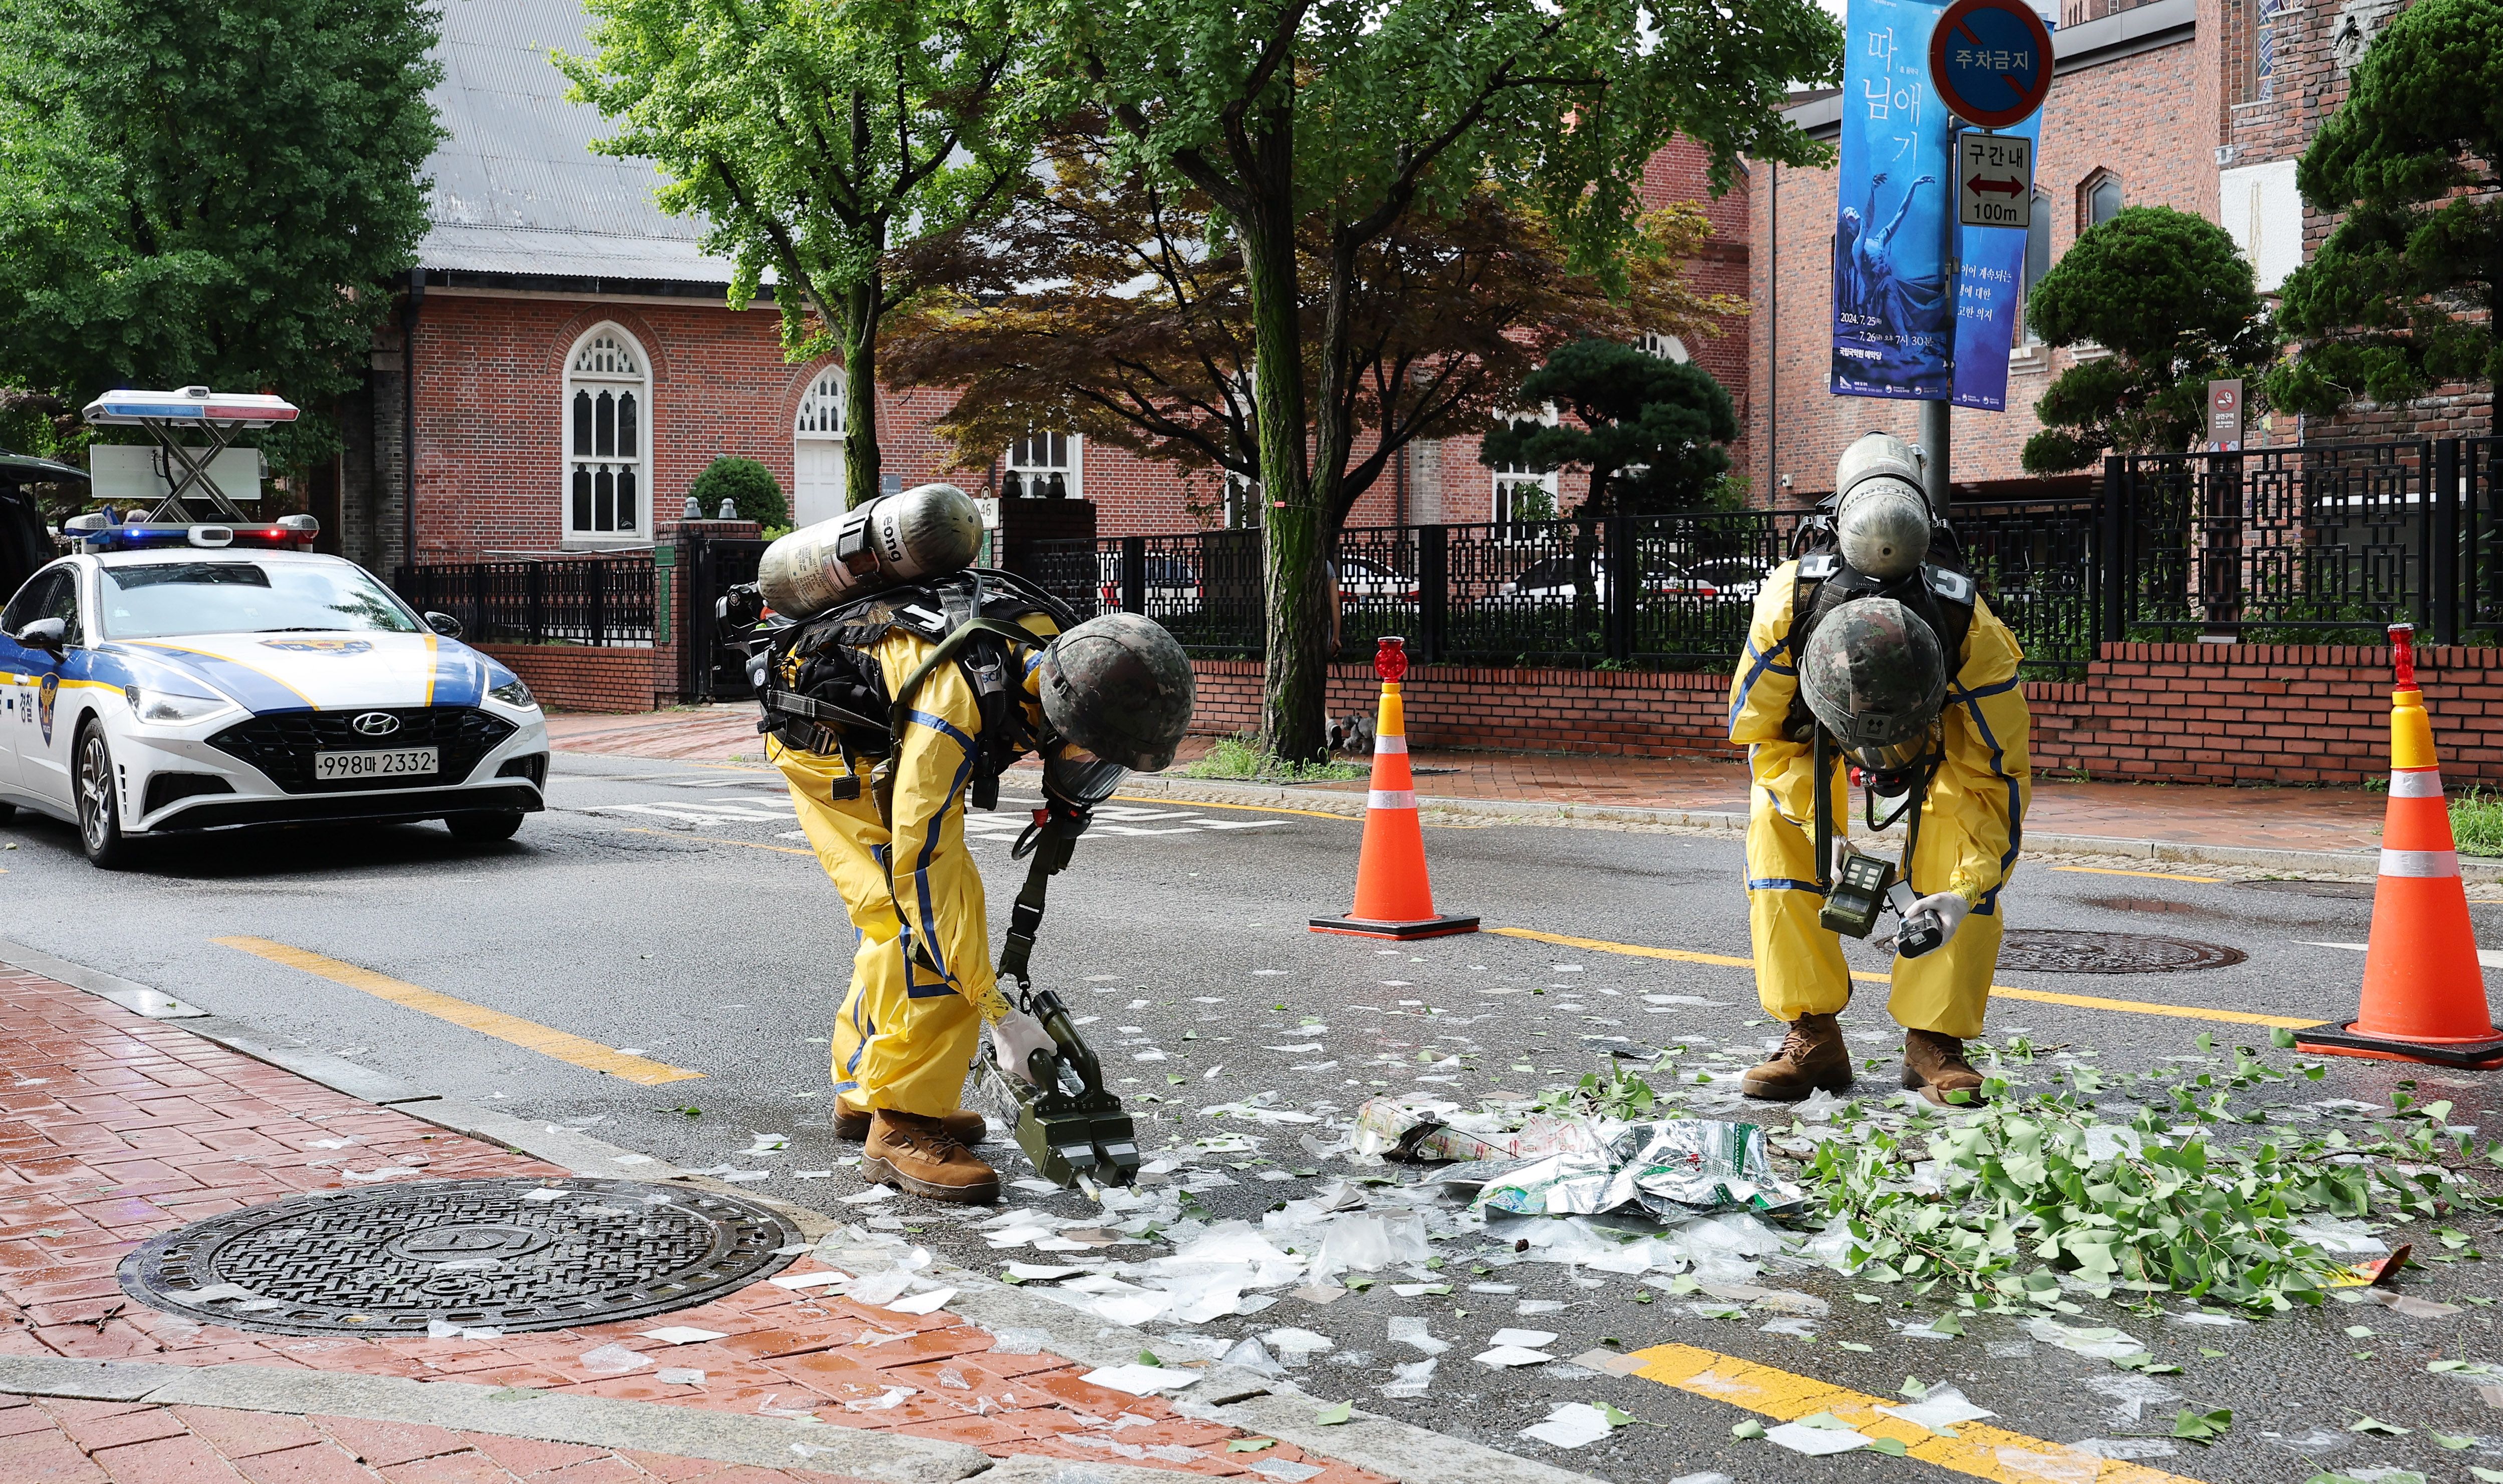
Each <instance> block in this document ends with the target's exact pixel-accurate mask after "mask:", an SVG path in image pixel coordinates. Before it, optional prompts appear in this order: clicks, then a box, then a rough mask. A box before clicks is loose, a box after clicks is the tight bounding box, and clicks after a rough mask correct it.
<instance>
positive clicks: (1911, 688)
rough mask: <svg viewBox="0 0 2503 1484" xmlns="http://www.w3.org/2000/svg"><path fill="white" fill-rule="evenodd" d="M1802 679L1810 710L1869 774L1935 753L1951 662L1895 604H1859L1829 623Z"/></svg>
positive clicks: (1816, 636) (1869, 600) (1816, 638)
mask: <svg viewBox="0 0 2503 1484" xmlns="http://www.w3.org/2000/svg"><path fill="white" fill-rule="evenodd" d="M1799 674H1800V694H1801V695H1802V696H1804V697H1805V698H1806V700H1807V709H1808V710H1809V711H1811V712H1813V713H1815V715H1816V719H1817V721H1818V723H1819V724H1820V725H1823V726H1824V727H1825V729H1826V730H1827V731H1829V732H1832V733H1833V734H1834V740H1836V741H1838V742H1840V743H1841V744H1842V747H1843V750H1844V751H1845V752H1847V753H1849V754H1850V755H1851V757H1852V758H1853V759H1854V760H1856V761H1857V762H1859V763H1860V765H1861V766H1863V767H1866V768H1873V769H1875V770H1877V771H1880V772H1885V771H1890V770H1892V769H1895V768H1900V767H1902V766H1903V765H1904V764H1905V763H1908V762H1911V761H1914V760H1915V759H1919V758H1920V757H1921V755H1922V754H1923V753H1925V752H1927V751H1928V749H1929V739H1930V726H1931V724H1932V723H1934V722H1936V721H1937V716H1938V707H1939V706H1940V705H1942V704H1943V703H1944V702H1945V700H1946V693H1947V667H1946V661H1945V659H1944V658H1943V656H1942V653H1941V651H1940V649H1939V646H1938V636H1937V634H1936V633H1934V632H1932V631H1931V629H1930V625H1929V624H1927V623H1925V622H1924V621H1923V620H1922V619H1921V618H1920V617H1919V616H1918V615H1916V614H1914V613H1913V612H1912V611H1911V610H1910V609H1908V608H1906V607H1904V606H1903V604H1901V603H1899V602H1896V601H1895V600H1894V599H1893V598H1890V597H1864V598H1859V599H1856V600H1854V601H1852V602H1848V603H1845V604H1843V605H1842V606H1841V607H1839V608H1837V609H1835V610H1834V612H1833V613H1831V614H1829V615H1827V616H1826V618H1825V619H1824V620H1823V621H1822V622H1820V623H1819V624H1817V625H1816V631H1815V632H1814V633H1812V634H1810V635H1809V636H1808V641H1807V652H1806V653H1805V654H1803V655H1801V656H1800V667H1799Z"/></svg>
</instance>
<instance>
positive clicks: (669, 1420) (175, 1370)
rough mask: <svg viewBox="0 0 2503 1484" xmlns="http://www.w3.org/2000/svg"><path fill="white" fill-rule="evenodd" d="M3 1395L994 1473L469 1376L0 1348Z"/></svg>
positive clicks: (849, 1433)
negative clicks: (5, 1352) (84, 1356)
mask: <svg viewBox="0 0 2503 1484" xmlns="http://www.w3.org/2000/svg"><path fill="white" fill-rule="evenodd" d="M0 1392H9V1393H14V1394H16V1395H18V1396H26V1397H75V1398H84V1399H87V1400H100V1401H131V1402H143V1403H146V1404H149V1405H153V1406H212V1407H224V1408H227V1409H230V1410H235V1411H246V1412H277V1413H283V1414H286V1415H289V1416H297V1417H301V1416H308V1415H309V1416H320V1417H353V1418H357V1419H359V1420H361V1421H365V1422H415V1423H428V1424H430V1425H432V1426H434V1427H438V1428H449V1429H451V1430H453V1431H455V1432H461V1433H489V1434H491V1435H494V1436H498V1437H531V1438H537V1439H540V1440H542V1441H545V1442H559V1443H578V1444H581V1445H583V1446H585V1447H593V1448H618V1449H631V1450H634V1451H637V1452H644V1453H661V1454H669V1455H673V1456H676V1457H680V1458H700V1459H709V1460H712V1461H715V1462H718V1463H724V1464H752V1465H756V1466H759V1467H768V1468H803V1469H810V1470H814V1471H818V1472H823V1473H832V1474H842V1475H848V1476H850V1477H854V1478H868V1479H877V1480H881V1481H890V1484H954V1481H955V1480H958V1479H967V1478H972V1477H973V1476H974V1475H976V1474H995V1470H994V1468H993V1461H992V1460H991V1459H990V1457H989V1456H988V1455H986V1454H984V1453H983V1452H982V1450H980V1449H979V1448H976V1447H972V1446H970V1445H968V1444H965V1443H950V1442H941V1441H938V1440H937V1439H935V1438H927V1437H913V1436H910V1435H909V1434H906V1433H878V1432H870V1431H868V1430H865V1429H860V1428H844V1427H838V1426H836V1425H835V1424H833V1423H826V1422H813V1421H812V1422H799V1421H794V1420H791V1419H787V1418H780V1417H746V1416H741V1415H739V1414H737V1413H735V1412H710V1411H705V1410H703V1409H702V1408H699V1407H689V1406H671V1405H669V1404H668V1403H666V1402H659V1401H619V1400H612V1399H610V1398H606V1397H563V1396H553V1395H550V1394H548V1393H545V1392H536V1391H531V1390H529V1389H528V1388H524V1387H501V1386H481V1385H477V1384H475V1383H473V1382H466V1381H416V1380H410V1379H408V1378H406V1377H401V1376H366V1375H355V1374H348V1373H342V1372H337V1371H318V1370H290V1369H284V1368H281V1367H279V1366H173V1365H165V1364H161V1363H155V1362H140V1361H78V1360H63V1359H57V1358H54V1357H50V1356H16V1355H13V1356H0ZM1007 1462H1009V1463H1011V1464H1026V1465H1038V1464H1046V1465H1058V1464H1061V1463H1063V1462H1064V1461H1063V1460H1058V1459H1044V1458H1038V1457H1035V1456H1033V1455H1026V1456H1025V1457H1024V1458H1021V1459H1011V1460H1009V1461H1007ZM1140 1471H1141V1472H1142V1473H1144V1472H1146V1470H1140ZM1025 1476H1026V1477H1035V1476H1036V1475H1034V1474H1031V1473H1029V1474H1027V1475H1025ZM1045 1476H1047V1475H1045ZM1011 1477H1016V1475H1011Z"/></svg>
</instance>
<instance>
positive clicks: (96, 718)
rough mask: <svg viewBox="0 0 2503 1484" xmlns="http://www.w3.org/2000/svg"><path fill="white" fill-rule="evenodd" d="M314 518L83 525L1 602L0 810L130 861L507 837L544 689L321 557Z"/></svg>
mask: <svg viewBox="0 0 2503 1484" xmlns="http://www.w3.org/2000/svg"><path fill="white" fill-rule="evenodd" d="M315 528H316V527H315V524H314V522H313V520H312V518H311V517H309V516H290V517H287V518H284V519H282V520H280V521H278V522H277V523H273V524H265V525H263V524H191V523H161V524H160V523H135V522H134V523H126V524H124V523H116V522H114V521H113V520H112V518H111V517H109V516H103V515H91V516H81V517H78V518H75V519H73V520H72V521H70V522H69V523H67V525H66V526H65V528H64V533H65V534H67V535H69V536H71V537H73V538H74V539H75V541H76V545H77V550H76V551H74V552H73V553H72V555H70V556H67V557H60V558H59V559H57V560H55V561H53V562H51V564H50V565H48V566H45V567H43V568H42V569H41V570H39V571H37V572H35V573H34V574H33V576H31V577H30V578H28V579H27V581H26V583H25V584H24V586H23V587H20V588H19V589H17V595H16V596H15V597H13V598H12V599H10V601H9V604H8V606H7V608H6V609H4V610H0V818H5V817H6V815H7V814H9V813H14V812H15V810H16V809H17V808H26V809H31V810H33V811H35V812H37V813H39V814H45V815H50V816H52V817H54V818H57V819H61V820H64V821H67V822H69V823H71V824H74V825H76V826H78V829H79V840H80V844H81V845H82V846H83V847H84V849H85V850H86V857H87V859H88V860H91V861H93V862H94V863H95V864H97V865H99V866H104V867H107V868H116V867H120V866H122V865H125V864H127V863H129V862H130V860H131V857H132V853H133V851H134V848H135V845H136V842H137V841H138V840H140V839H142V838H146V837H153V836H160V835H176V834H185V833H191V832H196V831H201V830H215V829H229V828H235V827H239V826H257V825H287V824H305V823H313V822H321V821H369V822H374V823H386V822H406V821H412V820H441V821H443V822H444V823H445V824H446V825H447V826H450V828H451V830H452V832H453V833H454V834H455V835H457V836H459V837H460V838H462V839H465V840H500V839H505V838H507V837H509V836H510V835H511V834H512V833H513V831H514V830H515V829H517V828H519V827H520V826H521V822H522V816H523V815H525V814H529V813H532V812H535V811H537V810H539V809H540V808H542V807H544V805H543V801H542V795H543V792H544V789H545V787H546V783H547V766H548V740H547V725H546V720H545V718H544V717H542V716H541V715H540V712H539V708H538V706H537V704H536V702H534V701H533V700H532V699H531V692H530V688H529V687H528V686H526V685H524V684H523V683H522V681H521V678H520V677H519V676H517V675H515V674H514V673H513V672H512V671H510V670H508V669H506V668H505V667H503V666H502V665H500V664H497V662H496V661H495V660H493V659H491V658H487V657H486V656H484V655H481V654H479V653H477V652H476V651H474V650H471V649H470V648H468V647H467V646H465V645H463V644H462V643H460V642H459V641H458V639H457V637H455V636H456V635H457V634H458V633H459V631H460V625H459V624H456V623H454V622H453V621H452V620H451V619H449V618H446V617H444V616H442V615H439V614H436V615H420V614H418V613H417V612H415V611H414V610H412V609H411V608H410V607H409V606H408V605H407V604H405V603H403V602H401V601H400V600H399V598H398V596H397V595H396V594H394V593H393V592H392V591H391V590H390V589H388V588H385V587H384V586H383V585H382V584H381V583H378V582H376V581H375V580H374V579H373V578H372V577H371V576H370V575H368V574H367V573H366V572H365V570H364V569H363V568H361V567H359V566H357V565H356V564H355V563H353V562H349V561H344V560H341V559H340V558H338V557H326V556H321V555H317V554H316V553H314V552H313V551H311V550H310V547H311V545H312V540H313V535H314V531H315Z"/></svg>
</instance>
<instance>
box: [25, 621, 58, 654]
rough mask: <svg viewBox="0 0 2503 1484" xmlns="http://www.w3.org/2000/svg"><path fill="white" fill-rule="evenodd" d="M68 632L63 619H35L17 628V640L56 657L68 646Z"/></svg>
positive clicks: (29, 647)
mask: <svg viewBox="0 0 2503 1484" xmlns="http://www.w3.org/2000/svg"><path fill="white" fill-rule="evenodd" d="M69 633H70V626H69V624H68V623H67V622H66V621H65V620H61V619H37V620H35V621H34V622H33V623H31V624H27V625H26V626H25V627H23V628H21V629H19V630H17V642H18V643H19V644H22V645H24V646H26V648H28V649H39V650H42V651H43V652H44V653H45V654H47V655H50V656H51V657H52V658H55V659H58V658H60V657H61V651H62V650H63V649H65V648H67V647H68V644H69Z"/></svg>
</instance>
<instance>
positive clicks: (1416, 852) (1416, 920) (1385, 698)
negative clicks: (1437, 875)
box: [1313, 639, 2465, 938]
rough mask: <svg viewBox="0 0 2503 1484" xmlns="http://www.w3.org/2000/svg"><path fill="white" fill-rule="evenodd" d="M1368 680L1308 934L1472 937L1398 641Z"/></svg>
mask: <svg viewBox="0 0 2503 1484" xmlns="http://www.w3.org/2000/svg"><path fill="white" fill-rule="evenodd" d="M1373 672H1374V673H1375V674H1377V675H1379V676H1381V677H1382V710H1381V712H1380V714H1379V716H1378V717H1377V718H1376V720H1375V723H1374V727H1373V786H1372V796H1371V797H1370V798H1369V799H1368V800H1367V801H1366V808H1365V812H1364V849H1363V851H1362V852H1361V853H1360V854H1359V855H1358V856H1357V857H1356V860H1355V909H1354V911H1352V912H1350V913H1349V914H1348V915H1347V916H1345V917H1317V918H1314V919H1313V931H1315V932H1352V933H1354V934H1355V935H1356V936H1358V937H1366V938H1439V937H1441V936H1443V935H1444V934H1446V933H1453V932H1475V931H1477V930H1478V920H1477V919H1476V918H1473V917H1437V916H1435V915H1434V888H1433V885H1432V883H1430V882H1428V881H1427V880H1426V879H1425V832H1424V830H1423V828H1422V827H1421V826H1419V825H1418V823H1417V785H1416V781H1415V780H1414V779H1412V778H1411V777H1410V776H1409V774H1408V722H1407V719H1406V717H1405V716H1404V715H1403V714H1402V712H1401V711H1400V707H1399V678H1400V677H1401V676H1403V675H1405V674H1407V673H1408V651H1407V649H1406V647H1405V645H1404V644H1403V642H1402V641H1400V640H1398V639H1384V640H1383V641H1382V644H1381V647H1380V648H1379V649H1378V650H1376V651H1375V652H1374V656H1373ZM2462 910H2465V909H2462Z"/></svg>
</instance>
